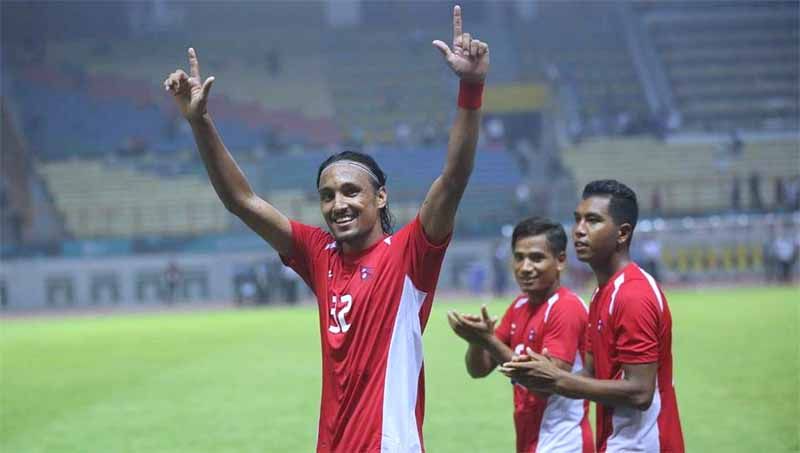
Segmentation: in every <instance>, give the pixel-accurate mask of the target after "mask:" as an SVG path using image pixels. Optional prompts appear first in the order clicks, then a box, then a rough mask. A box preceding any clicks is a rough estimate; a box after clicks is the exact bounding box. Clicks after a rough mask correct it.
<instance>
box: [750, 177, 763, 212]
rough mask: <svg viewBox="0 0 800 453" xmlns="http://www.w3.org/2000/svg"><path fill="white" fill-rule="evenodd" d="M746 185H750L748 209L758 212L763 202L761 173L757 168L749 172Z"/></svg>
mask: <svg viewBox="0 0 800 453" xmlns="http://www.w3.org/2000/svg"><path fill="white" fill-rule="evenodd" d="M747 185H748V186H749V187H750V209H752V210H753V211H755V212H760V211H761V210H762V209H763V208H764V203H763V202H762V201H761V174H760V173H758V171H757V170H753V172H752V173H750V177H749V178H748V180H747Z"/></svg>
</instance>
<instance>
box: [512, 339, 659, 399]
mask: <svg viewBox="0 0 800 453" xmlns="http://www.w3.org/2000/svg"><path fill="white" fill-rule="evenodd" d="M556 360H557V359H552V358H550V357H547V356H545V355H541V354H536V353H535V352H533V351H531V350H528V353H527V354H526V355H525V356H520V357H516V358H515V359H513V360H512V361H511V362H507V363H504V364H503V365H502V366H501V367H500V372H501V373H503V374H505V375H506V376H508V377H510V378H511V379H514V381H516V382H519V383H520V384H522V385H524V386H525V387H527V388H528V389H530V390H532V391H535V392H537V393H543V394H548V393H556V394H559V395H562V396H566V397H567V398H576V399H588V400H592V401H595V402H597V403H600V404H603V405H605V406H627V407H633V408H636V409H639V410H642V411H644V410H647V408H649V407H650V404H651V403H652V402H653V394H654V392H655V386H656V373H657V372H658V363H655V362H654V363H646V364H623V365H622V370H623V374H622V379H619V380H614V379H594V378H590V377H587V376H585V375H584V374H581V373H570V371H569V370H568V369H565V368H564V366H563V365H564V363H560V364H559V363H557V362H556ZM562 362H563V361H562Z"/></svg>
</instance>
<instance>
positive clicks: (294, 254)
mask: <svg viewBox="0 0 800 453" xmlns="http://www.w3.org/2000/svg"><path fill="white" fill-rule="evenodd" d="M433 45H434V46H435V47H436V48H437V49H438V50H439V51H440V52H441V54H442V56H443V58H444V59H445V61H446V62H447V65H448V66H449V67H450V68H451V69H452V70H453V72H455V74H456V75H457V76H458V77H459V79H460V92H459V97H458V107H459V108H458V111H457V114H456V119H455V124H454V125H453V127H452V129H451V130H450V140H449V143H448V147H447V157H446V161H445V166H444V169H443V170H442V174H441V175H440V176H439V177H438V178H437V179H436V180H435V181H434V182H433V185H432V186H431V187H430V190H429V192H428V194H427V196H426V197H425V201H424V202H423V203H422V207H421V208H420V210H419V213H418V214H417V216H416V218H415V219H414V220H412V221H411V222H410V223H409V224H408V225H406V226H404V227H403V228H401V229H400V230H399V231H397V232H396V233H394V234H392V224H391V216H390V215H389V212H388V200H389V197H388V192H387V188H386V175H385V174H384V173H383V171H382V170H381V169H380V167H379V166H378V164H377V163H376V162H375V161H374V160H373V159H372V158H371V157H369V156H367V155H365V154H361V153H357V152H349V151H348V152H343V153H340V154H337V155H335V156H332V157H330V158H328V159H327V160H326V161H325V162H323V163H322V165H321V166H320V168H319V171H318V172H317V190H318V193H319V202H320V210H321V212H322V217H323V219H324V220H325V223H326V224H327V226H328V230H329V231H325V230H322V229H320V228H315V227H311V226H308V225H303V224H300V223H298V222H295V221H292V220H289V219H288V218H287V217H286V216H285V215H284V214H283V213H281V212H279V211H278V210H277V209H275V208H274V207H273V206H272V205H270V204H269V203H268V202H267V201H265V200H263V199H262V198H260V197H259V196H257V195H256V194H255V193H254V192H253V190H252V189H251V187H250V185H249V183H248V182H247V180H246V178H245V176H244V174H243V173H242V172H241V170H239V167H238V166H237V165H236V162H235V161H234V160H233V157H232V156H231V154H230V153H229V152H228V150H227V149H226V148H225V146H224V145H223V143H222V139H221V138H220V136H219V134H218V132H217V131H216V128H215V127H214V123H213V122H212V120H211V116H210V114H209V113H208V112H207V109H206V101H207V98H208V94H209V91H210V88H211V85H212V83H213V82H214V78H213V77H209V78H208V79H206V80H205V82H203V81H202V79H201V77H200V70H199V65H198V61H197V55H196V53H195V51H194V49H189V66H190V74H189V75H187V74H186V73H184V72H183V71H181V70H178V71H176V72H174V73H172V74H171V75H170V76H169V77H168V78H167V80H166V81H165V88H166V89H167V90H169V91H170V92H172V93H173V94H174V95H175V100H176V102H177V104H178V107H179V109H180V111H181V112H182V114H183V116H184V117H185V118H186V119H187V120H188V122H189V124H190V125H191V127H192V131H193V133H194V137H195V141H196V142H197V146H198V148H199V151H200V155H201V156H202V158H203V161H204V163H205V165H206V169H207V171H208V175H209V178H210V179H211V183H212V184H213V185H214V189H215V190H216V192H217V194H218V195H219V197H220V199H221V200H222V202H223V203H224V204H225V207H226V208H227V209H228V210H230V211H231V212H232V213H234V214H235V215H237V216H238V217H239V218H240V219H242V220H243V221H244V222H245V223H246V224H247V225H248V226H249V227H250V228H251V229H253V231H255V232H256V233H258V234H259V235H260V236H261V237H263V238H264V239H265V240H266V241H267V242H268V243H269V244H270V245H271V246H272V247H273V248H274V249H275V250H276V251H277V252H278V253H279V254H280V255H281V258H282V259H283V262H284V263H286V264H287V265H289V266H291V267H292V269H294V270H295V271H296V272H297V273H298V274H300V276H301V277H302V278H303V279H304V280H305V282H306V283H307V284H308V285H309V286H310V287H311V289H312V290H313V291H314V294H315V295H316V298H317V303H318V306H319V328H320V337H321V343H322V402H321V405H320V418H319V428H318V439H317V451H320V452H346V453H350V452H377V451H380V452H418V451H422V450H423V449H424V444H423V441H422V419H423V413H424V399H425V397H424V395H425V389H424V373H423V361H422V331H423V330H424V328H425V325H426V323H427V320H428V316H429V314H430V309H431V303H432V301H433V295H434V291H435V289H436V283H437V280H438V276H439V270H440V268H441V264H442V259H443V257H444V253H445V250H446V248H447V245H448V243H449V240H450V237H451V234H452V231H453V226H454V221H455V214H456V209H457V208H458V204H459V202H460V200H461V197H462V195H463V194H464V190H465V189H466V186H467V181H468V180H469V177H470V174H471V173H472V168H473V165H474V160H475V147H476V144H477V140H478V131H479V124H480V106H481V97H482V91H483V83H484V79H485V78H486V74H487V72H488V69H489V47H488V46H487V45H486V43H483V42H481V41H479V40H477V39H472V37H471V36H470V34H469V33H464V32H463V31H462V22H461V8H460V7H458V6H456V7H455V8H454V10H453V43H452V48H451V47H449V46H448V45H447V44H445V43H444V42H442V41H434V42H433Z"/></svg>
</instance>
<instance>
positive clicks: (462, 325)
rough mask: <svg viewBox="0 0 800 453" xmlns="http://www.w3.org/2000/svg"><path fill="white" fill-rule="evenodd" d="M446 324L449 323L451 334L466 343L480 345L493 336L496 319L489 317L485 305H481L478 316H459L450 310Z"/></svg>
mask: <svg viewBox="0 0 800 453" xmlns="http://www.w3.org/2000/svg"><path fill="white" fill-rule="evenodd" d="M447 322H448V323H450V327H451V328H452V329H453V332H455V333H456V335H458V336H459V337H461V338H463V339H464V340H465V341H467V342H468V343H471V344H476V345H482V344H485V343H486V342H488V340H489V338H491V337H492V336H493V335H494V326H495V324H497V317H496V316H495V317H489V311H488V309H487V308H486V305H482V306H481V314H480V316H478V315H470V314H466V313H461V314H459V313H458V312H456V311H455V310H450V311H448V312H447Z"/></svg>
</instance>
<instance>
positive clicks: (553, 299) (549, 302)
mask: <svg viewBox="0 0 800 453" xmlns="http://www.w3.org/2000/svg"><path fill="white" fill-rule="evenodd" d="M556 302H558V293H555V294H553V295H552V296H550V298H549V299H547V310H545V311H544V322H545V323H546V322H547V317H548V316H550V309H551V308H553V305H554V304H555V303H556Z"/></svg>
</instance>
